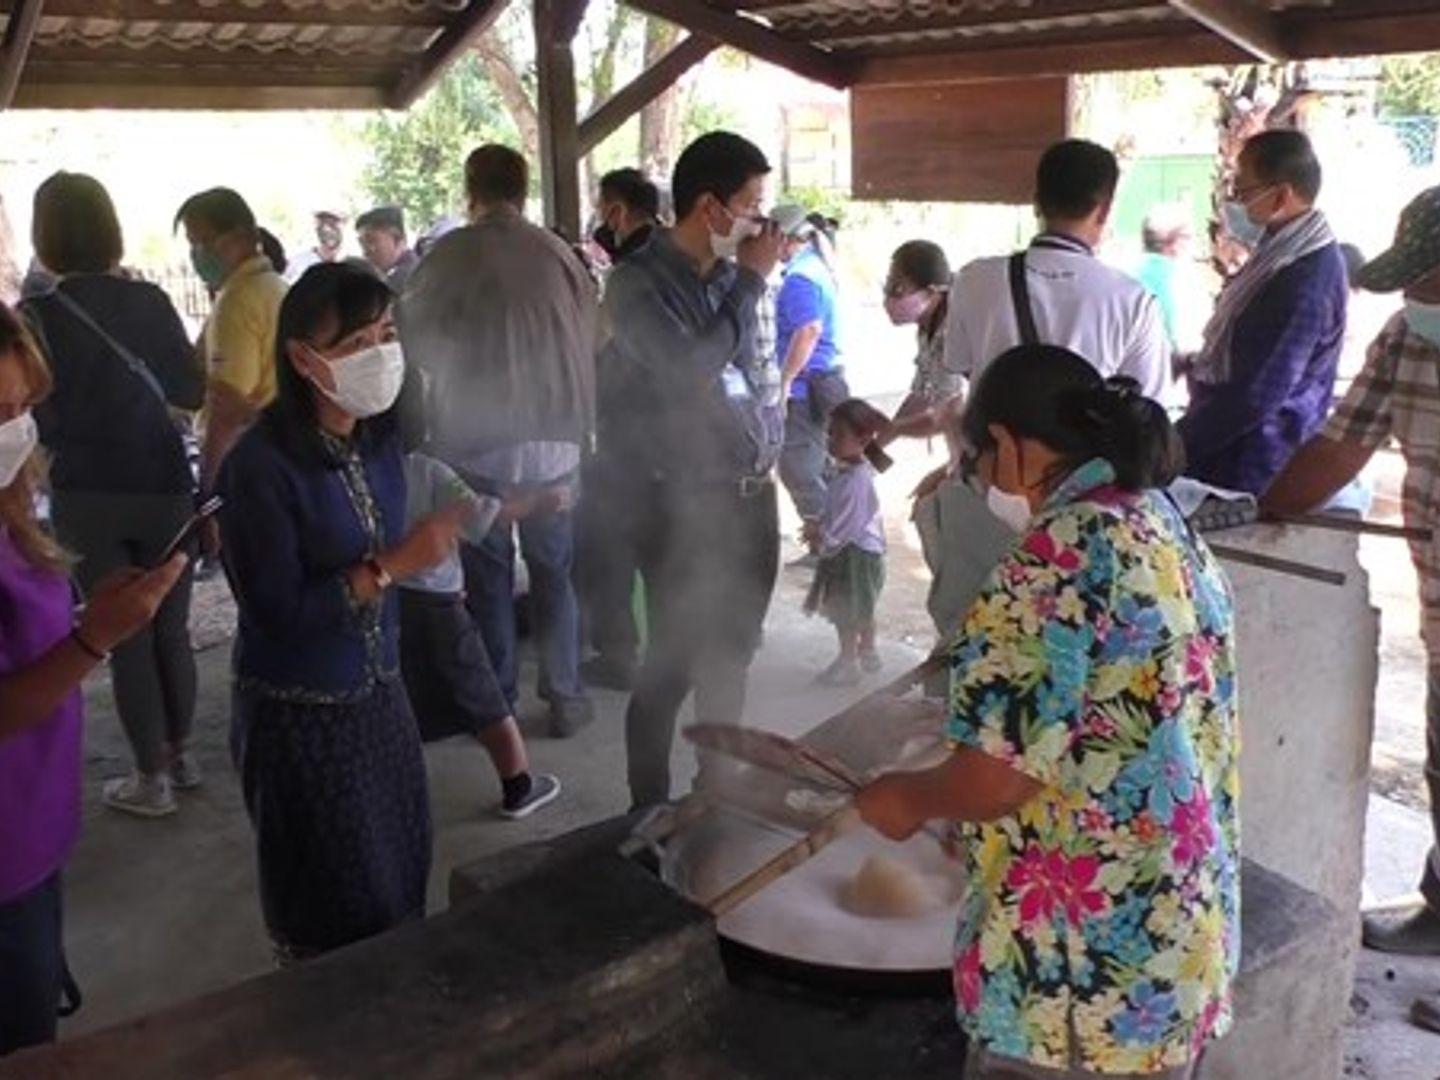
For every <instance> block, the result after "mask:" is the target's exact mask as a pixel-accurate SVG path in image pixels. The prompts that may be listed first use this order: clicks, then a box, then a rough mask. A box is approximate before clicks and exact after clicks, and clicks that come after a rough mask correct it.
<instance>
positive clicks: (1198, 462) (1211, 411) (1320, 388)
mask: <svg viewBox="0 0 1440 1080" xmlns="http://www.w3.org/2000/svg"><path fill="white" fill-rule="evenodd" d="M1348 300H1349V285H1348V283H1347V281H1346V277H1345V260H1344V258H1343V257H1342V256H1341V254H1340V248H1339V246H1338V245H1336V244H1330V245H1328V246H1327V247H1323V248H1321V249H1320V250H1319V251H1316V252H1314V253H1312V254H1310V255H1307V256H1305V258H1303V259H1300V260H1298V261H1296V262H1294V263H1292V264H1291V265H1290V266H1287V267H1286V268H1285V269H1284V270H1281V271H1280V272H1279V273H1278V274H1276V275H1275V277H1274V278H1273V279H1272V280H1271V281H1270V282H1269V284H1267V285H1266V286H1265V288H1264V289H1263V290H1262V291H1261V293H1260V295H1259V296H1257V297H1256V298H1255V300H1254V302H1252V303H1251V304H1250V306H1249V307H1247V308H1246V309H1245V310H1244V311H1243V312H1241V314H1240V316H1239V319H1238V320H1237V321H1236V323H1235V330H1234V334H1233V337H1232V339H1231V343H1230V350H1231V359H1230V372H1231V374H1230V381H1229V382H1227V383H1224V384H1223V385H1210V384H1206V383H1199V382H1194V383H1192V384H1191V387H1190V408H1189V410H1188V411H1187V412H1186V414H1185V416H1184V418H1183V419H1182V420H1181V421H1180V423H1179V431H1180V437H1181V438H1182V439H1184V440H1185V456H1186V459H1187V460H1188V462H1189V465H1188V467H1187V468H1186V470H1185V472H1186V475H1188V476H1193V477H1195V479H1197V480H1203V481H1204V482H1205V483H1207V484H1213V485H1215V486H1216V487H1223V488H1230V489H1231V490H1234V491H1248V492H1250V493H1251V494H1254V495H1260V494H1262V493H1263V492H1264V491H1265V489H1266V488H1268V487H1269V486H1270V482H1271V481H1272V480H1274V479H1275V477H1276V476H1277V475H1279V473H1280V470H1281V469H1283V468H1284V467H1285V464H1286V462H1288V461H1289V460H1290V458H1291V457H1292V456H1293V455H1294V453H1295V451H1297V450H1298V449H1300V447H1301V446H1302V445H1304V444H1305V443H1306V442H1307V441H1309V439H1310V437H1311V436H1312V435H1314V434H1316V432H1318V431H1319V430H1320V425H1321V424H1323V423H1324V422H1325V417H1326V415H1328V414H1329V412H1330V403H1331V398H1332V396H1333V394H1334V390H1335V370H1336V368H1337V367H1338V365H1339V363H1340V350H1341V348H1342V347H1343V346H1344V344H1345V306H1346V304H1347V302H1348Z"/></svg>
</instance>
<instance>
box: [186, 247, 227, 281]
mask: <svg viewBox="0 0 1440 1080" xmlns="http://www.w3.org/2000/svg"><path fill="white" fill-rule="evenodd" d="M190 265H191V266H193V267H194V268H195V273H196V274H197V275H198V276H199V278H200V280H201V281H203V282H204V283H205V284H206V285H207V286H208V287H209V288H212V289H218V288H219V287H220V283H221V282H222V281H224V280H225V264H224V263H223V262H221V261H220V256H218V255H216V254H215V253H214V252H213V251H211V250H210V249H209V248H204V247H201V246H200V245H198V244H196V245H193V246H192V247H191V248H190Z"/></svg>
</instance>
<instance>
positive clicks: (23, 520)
mask: <svg viewBox="0 0 1440 1080" xmlns="http://www.w3.org/2000/svg"><path fill="white" fill-rule="evenodd" d="M11 361H13V362H16V363H18V364H19V365H20V369H21V372H22V374H23V375H24V377H25V386H26V389H27V391H28V395H27V399H28V404H30V405H35V404H37V403H39V402H40V401H42V400H44V398H45V396H46V395H47V394H49V393H50V388H51V386H52V385H53V380H52V379H51V377H50V368H49V367H48V366H47V365H46V363H45V358H44V357H43V356H42V355H41V353H40V350H39V349H38V348H37V347H36V345H35V339H34V338H32V337H31V336H30V331H29V330H27V329H26V328H25V324H24V323H23V322H21V321H20V318H19V317H18V316H17V315H16V314H15V312H14V311H12V310H11V309H10V308H9V307H8V306H6V305H5V304H0V364H3V363H7V362H11ZM45 466H46V463H45V455H44V453H42V452H41V451H40V449H39V448H38V447H37V448H36V450H35V452H34V453H32V454H31V455H30V460H28V461H27V462H25V465H24V466H23V467H22V468H21V470H20V474H19V475H18V476H16V477H15V479H14V480H12V481H11V482H10V486H9V487H7V488H0V525H3V526H4V527H5V529H6V530H7V531H8V532H9V533H10V536H11V538H12V539H13V540H14V541H15V546H16V547H17V548H19V549H20V553H21V554H22V555H24V556H25V558H26V559H27V560H29V561H30V562H31V563H32V564H34V565H35V566H38V567H42V568H44V569H47V570H59V571H64V570H66V569H68V567H69V563H70V560H69V557H68V556H67V555H66V554H65V551H64V549H63V548H61V547H60V545H59V544H58V543H56V541H55V538H54V537H53V536H51V535H50V533H49V532H48V531H47V530H46V529H45V527H44V526H43V525H42V524H41V523H40V518H39V516H38V515H37V514H36V512H35V502H36V499H37V497H38V496H39V494H40V492H42V491H43V490H44V489H45V473H46V467H45Z"/></svg>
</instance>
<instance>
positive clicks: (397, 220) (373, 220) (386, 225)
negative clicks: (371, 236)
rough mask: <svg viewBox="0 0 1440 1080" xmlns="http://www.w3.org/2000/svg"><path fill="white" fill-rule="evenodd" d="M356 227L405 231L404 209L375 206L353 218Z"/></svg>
mask: <svg viewBox="0 0 1440 1080" xmlns="http://www.w3.org/2000/svg"><path fill="white" fill-rule="evenodd" d="M355 227H356V228H357V229H394V230H395V231H396V232H398V233H402V234H403V233H404V232H405V211H403V210H401V209H400V207H398V206H377V207H375V209H373V210H366V211H365V213H363V214H361V215H360V216H359V217H358V218H356V219H355Z"/></svg>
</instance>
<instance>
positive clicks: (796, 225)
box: [770, 203, 815, 240]
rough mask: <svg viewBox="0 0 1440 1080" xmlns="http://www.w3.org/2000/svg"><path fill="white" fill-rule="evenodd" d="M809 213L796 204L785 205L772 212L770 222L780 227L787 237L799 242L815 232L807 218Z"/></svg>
mask: <svg viewBox="0 0 1440 1080" xmlns="http://www.w3.org/2000/svg"><path fill="white" fill-rule="evenodd" d="M808 213H809V211H807V210H806V209H805V208H804V207H803V206H800V205H798V204H796V203H784V204H782V205H780V206H777V207H775V209H774V210H771V211H770V220H771V221H773V222H775V224H776V225H779V226H780V231H781V232H782V233H784V234H785V235H786V236H793V237H794V238H795V239H797V240H798V239H800V238H801V237H804V236H809V235H810V234H811V233H813V232H814V231H815V226H814V225H812V224H811V223H810V221H809V219H808V217H807V214H808Z"/></svg>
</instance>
